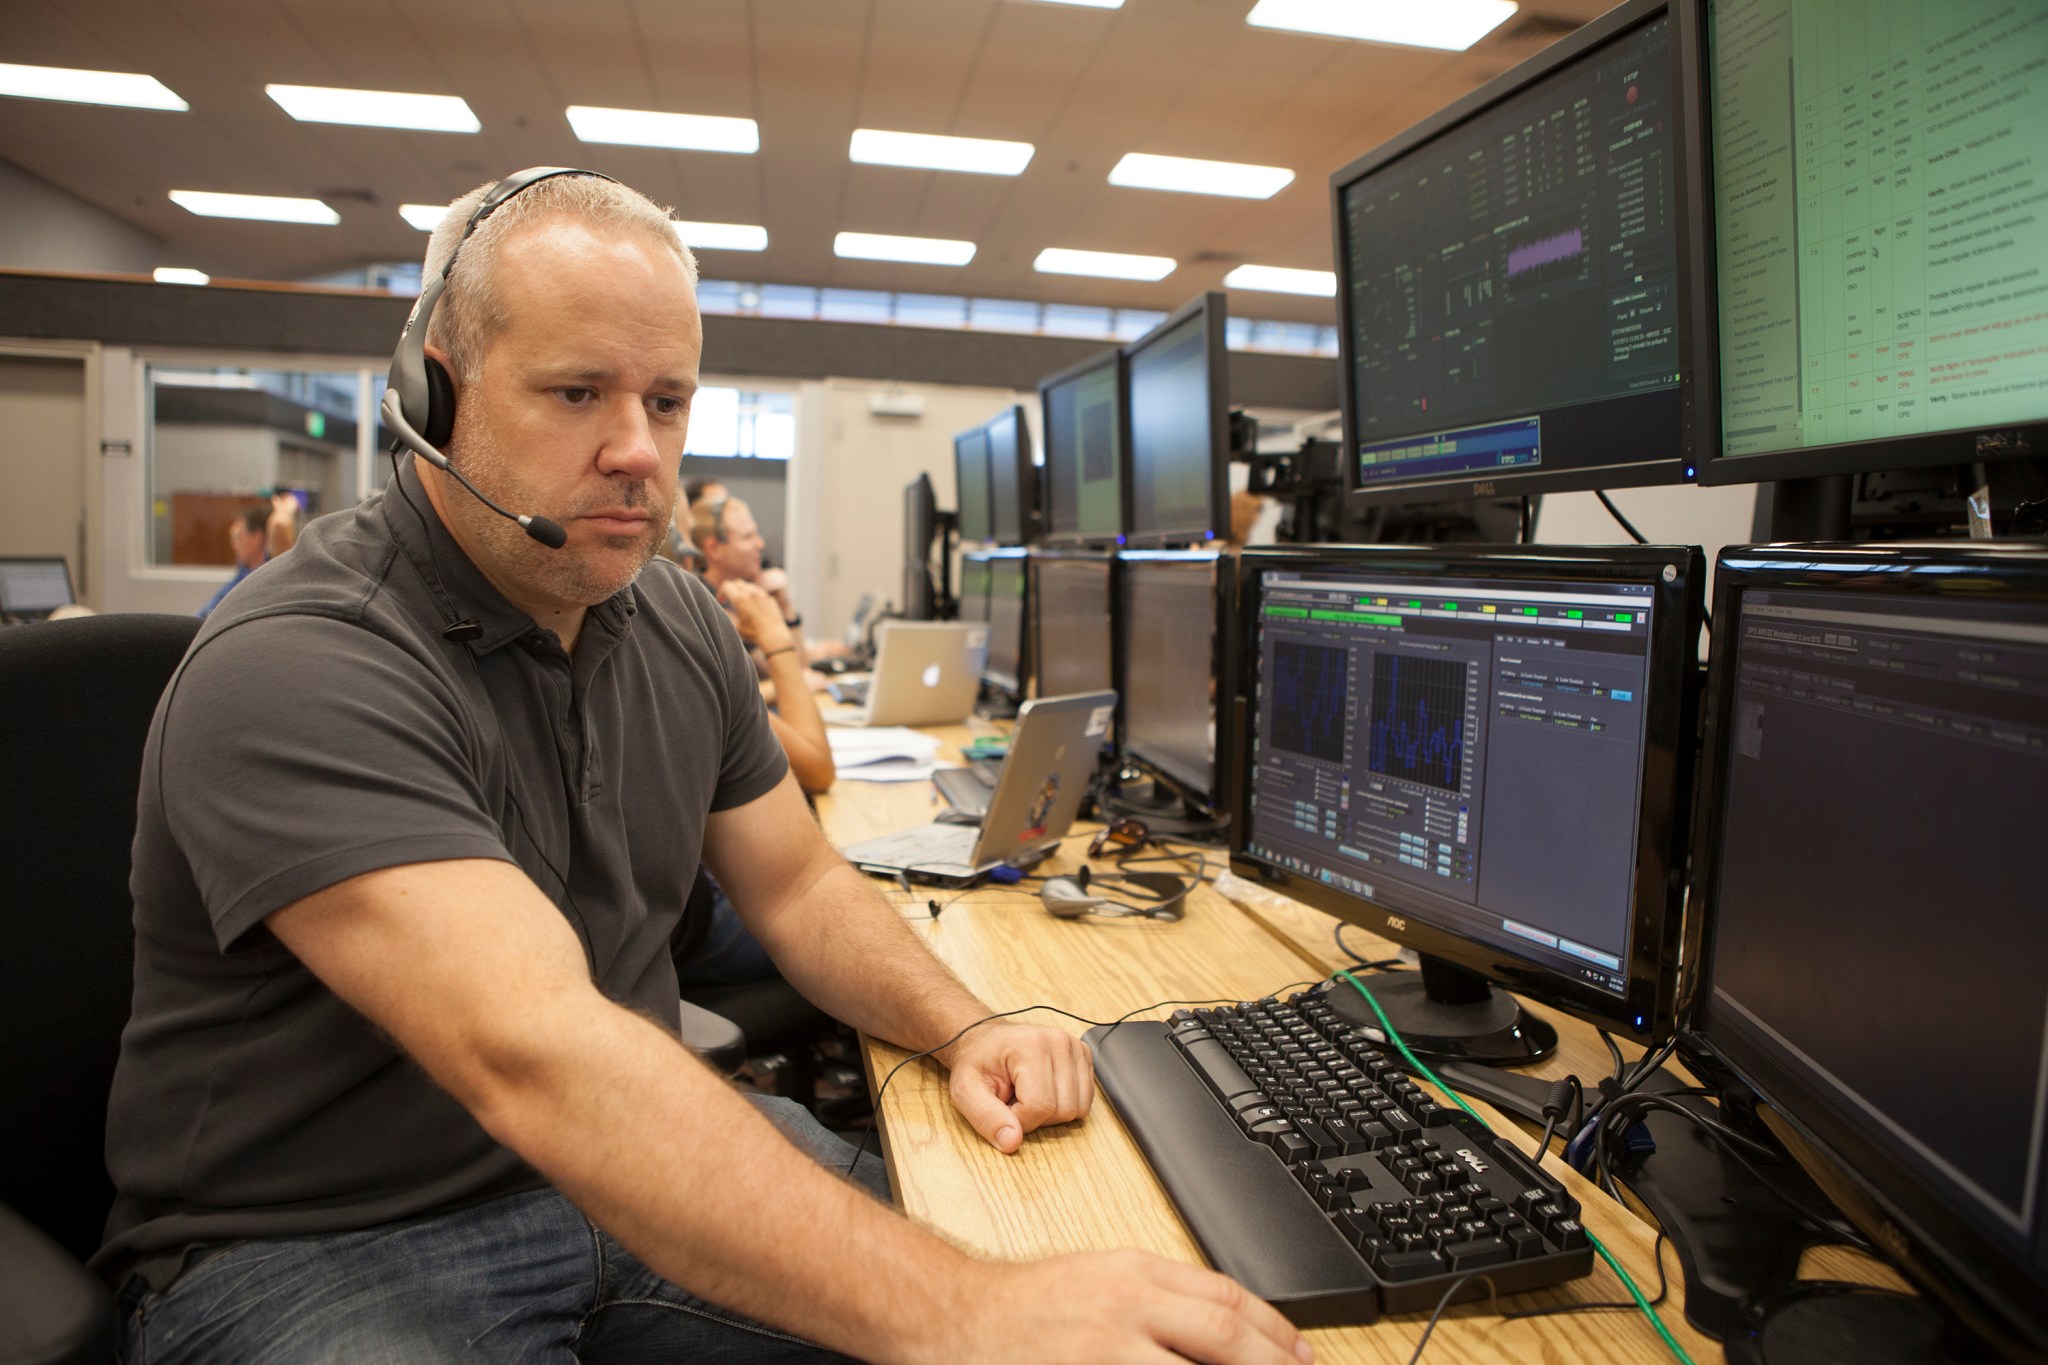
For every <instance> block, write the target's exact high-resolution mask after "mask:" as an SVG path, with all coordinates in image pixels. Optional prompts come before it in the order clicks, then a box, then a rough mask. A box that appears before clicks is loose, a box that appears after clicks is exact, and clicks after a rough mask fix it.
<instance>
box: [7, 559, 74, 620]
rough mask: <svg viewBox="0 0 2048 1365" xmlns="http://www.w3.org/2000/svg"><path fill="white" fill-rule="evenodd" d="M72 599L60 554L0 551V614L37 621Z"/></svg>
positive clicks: (68, 571)
mask: <svg viewBox="0 0 2048 1365" xmlns="http://www.w3.org/2000/svg"><path fill="white" fill-rule="evenodd" d="M73 600H74V599H73V598H72V596H71V565H70V563H69V562H68V561H66V560H65V558H64V557H63V556H62V555H47V556H29V555H0V616H12V617H17V618H20V619H22V620H33V621H39V620H42V619H43V618H45V617H47V616H48V615H49V614H50V613H51V612H53V611H55V610H56V609H57V608H59V607H68V606H70V605H71V603H72V602H73Z"/></svg>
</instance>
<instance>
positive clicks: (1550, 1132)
mask: <svg viewBox="0 0 2048 1365" xmlns="http://www.w3.org/2000/svg"><path fill="white" fill-rule="evenodd" d="M1555 1136H1557V1120H1556V1119H1547V1120H1545V1121H1544V1124H1543V1139H1542V1141H1540V1142H1538V1143H1537V1144H1536V1159H1535V1160H1534V1161H1532V1162H1530V1163H1529V1164H1530V1165H1532V1166H1541V1165H1542V1164H1543V1158H1544V1157H1546V1156H1549V1155H1550V1139H1551V1138H1553V1137H1555Z"/></svg>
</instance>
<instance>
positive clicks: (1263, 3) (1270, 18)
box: [1245, 0, 1515, 52]
mask: <svg viewBox="0 0 2048 1365" xmlns="http://www.w3.org/2000/svg"><path fill="white" fill-rule="evenodd" d="M1514 12H1515V4H1514V0H1428V3H1427V4H1420V3H1417V0H1259V3H1258V4H1256V5H1254V6H1252V12H1251V13H1250V14H1248V15H1246V16H1245V22H1246V23H1248V24H1255V25H1257V26H1258V27H1260V28H1284V29H1291V30H1293V31H1294V32H1296V33H1319V34H1323V35H1325V36H1327V37H1331V38H1358V39H1363V40H1364V41H1366V42H1371V43H1397V44H1399V45H1401V46H1403V47H1433V48H1439V49H1442V50H1444V51H1446V52H1463V51H1464V50H1465V49H1466V48H1468V47H1470V46H1472V44H1474V43H1476V42H1478V41H1479V40H1480V39H1481V38H1484V37H1485V36H1486V35H1487V34H1489V33H1491V32H1493V30H1495V29H1496V28H1499V27H1500V26H1501V25H1502V24H1504V23H1506V22H1507V21H1508V19H1509V17H1510V16H1512V15H1513V14H1514Z"/></svg>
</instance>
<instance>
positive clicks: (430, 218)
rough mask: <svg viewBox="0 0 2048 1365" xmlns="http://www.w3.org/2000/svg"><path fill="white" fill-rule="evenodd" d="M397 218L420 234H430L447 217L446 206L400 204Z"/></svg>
mask: <svg viewBox="0 0 2048 1365" xmlns="http://www.w3.org/2000/svg"><path fill="white" fill-rule="evenodd" d="M398 216H399V217H400V218H403V219H405V221H406V222H408V223H411V224H412V225H413V226H414V227H416V228H418V229H419V230H420V231H421V232H432V231H433V230H434V229H435V228H437V227H439V226H441V220H442V219H443V218H446V217H447V216H448V206H447V205H446V204H400V205H399V206H398Z"/></svg>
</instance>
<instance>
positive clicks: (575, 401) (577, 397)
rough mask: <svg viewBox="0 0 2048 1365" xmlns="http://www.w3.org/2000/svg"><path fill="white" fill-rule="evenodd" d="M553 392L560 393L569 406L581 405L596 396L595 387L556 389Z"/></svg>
mask: <svg viewBox="0 0 2048 1365" xmlns="http://www.w3.org/2000/svg"><path fill="white" fill-rule="evenodd" d="M555 392H556V393H557V394H558V395H560V397H561V399H562V401H563V402H564V403H567V404H569V405H570V406H571V407H582V406H583V405H584V404H586V403H588V402H590V401H591V400H592V399H593V398H596V397H597V390H596V389H579V388H567V389H557V390H555Z"/></svg>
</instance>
